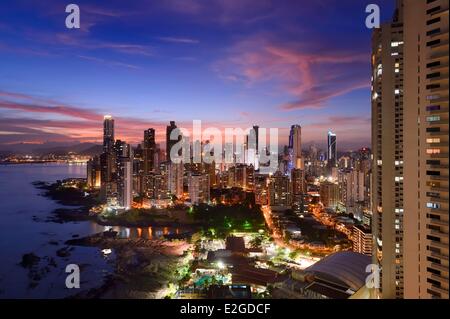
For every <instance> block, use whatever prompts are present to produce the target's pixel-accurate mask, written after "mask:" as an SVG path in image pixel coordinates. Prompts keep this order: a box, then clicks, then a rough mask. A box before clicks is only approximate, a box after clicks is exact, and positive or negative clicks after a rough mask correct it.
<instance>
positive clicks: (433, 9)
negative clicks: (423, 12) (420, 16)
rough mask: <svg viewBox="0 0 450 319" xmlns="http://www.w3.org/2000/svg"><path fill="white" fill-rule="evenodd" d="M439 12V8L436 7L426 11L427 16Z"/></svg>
mask: <svg viewBox="0 0 450 319" xmlns="http://www.w3.org/2000/svg"><path fill="white" fill-rule="evenodd" d="M439 10H441V7H440V6H437V7H434V8H431V9H428V10H427V14H432V13H435V12H438V11H439Z"/></svg>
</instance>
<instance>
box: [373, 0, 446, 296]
mask: <svg viewBox="0 0 450 319" xmlns="http://www.w3.org/2000/svg"><path fill="white" fill-rule="evenodd" d="M448 8H449V5H448V1H445V0H404V1H398V4H397V9H396V13H395V15H394V19H393V21H392V22H390V23H387V24H383V25H382V27H381V28H380V29H378V30H376V31H375V32H374V34H373V39H372V70H373V75H372V148H373V165H372V170H373V171H372V181H373V185H372V186H373V187H372V192H371V194H372V209H373V220H372V225H373V233H374V239H375V241H374V261H375V262H377V263H378V264H379V265H380V266H381V269H382V271H381V287H380V289H379V291H378V297H382V298H403V297H404V298H448V297H449V294H448V287H449V286H448V278H449V277H448V276H449V266H448V253H449V249H448V239H449V238H448V230H449V228H448V208H449V207H448V114H449V113H448V83H449V82H448V62H449V59H448Z"/></svg>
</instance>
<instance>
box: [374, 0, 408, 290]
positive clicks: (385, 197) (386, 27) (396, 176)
mask: <svg viewBox="0 0 450 319" xmlns="http://www.w3.org/2000/svg"><path fill="white" fill-rule="evenodd" d="M403 105H404V103H403V10H402V6H400V7H399V8H398V9H397V10H396V12H395V14H394V18H393V21H392V22H390V23H386V24H383V25H382V26H381V28H380V29H375V31H374V33H373V35H372V148H373V180H372V183H373V186H372V207H373V221H372V225H373V229H372V232H373V235H374V238H375V240H374V243H373V245H374V252H373V259H374V263H377V264H378V265H379V266H380V268H381V282H380V284H381V286H380V288H379V297H381V298H402V297H403V283H404V276H403V270H404V268H403V216H404V214H403V213H404V206H403V203H404V201H403V200H404V198H403V194H404V189H403V187H404V183H403V163H404V158H403V128H404V127H403Z"/></svg>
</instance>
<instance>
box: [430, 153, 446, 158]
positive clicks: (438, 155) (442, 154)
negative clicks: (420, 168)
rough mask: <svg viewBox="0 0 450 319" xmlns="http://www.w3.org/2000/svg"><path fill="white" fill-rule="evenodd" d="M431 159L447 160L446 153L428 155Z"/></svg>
mask: <svg viewBox="0 0 450 319" xmlns="http://www.w3.org/2000/svg"><path fill="white" fill-rule="evenodd" d="M428 155H429V156H430V157H431V158H448V153H439V154H428Z"/></svg>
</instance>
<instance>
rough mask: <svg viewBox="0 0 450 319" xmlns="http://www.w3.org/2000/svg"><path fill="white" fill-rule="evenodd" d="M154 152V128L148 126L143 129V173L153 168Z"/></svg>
mask: <svg viewBox="0 0 450 319" xmlns="http://www.w3.org/2000/svg"><path fill="white" fill-rule="evenodd" d="M155 152H156V143H155V130H154V129H153V128H149V129H148V130H145V131H144V148H143V154H144V174H148V173H150V172H152V171H154V170H155V166H156V165H155Z"/></svg>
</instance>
